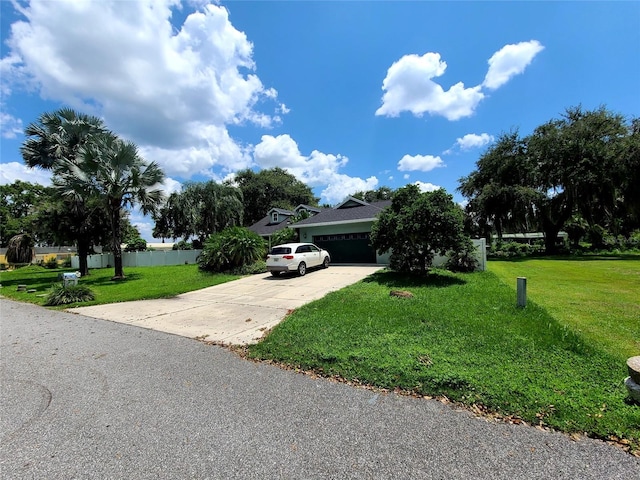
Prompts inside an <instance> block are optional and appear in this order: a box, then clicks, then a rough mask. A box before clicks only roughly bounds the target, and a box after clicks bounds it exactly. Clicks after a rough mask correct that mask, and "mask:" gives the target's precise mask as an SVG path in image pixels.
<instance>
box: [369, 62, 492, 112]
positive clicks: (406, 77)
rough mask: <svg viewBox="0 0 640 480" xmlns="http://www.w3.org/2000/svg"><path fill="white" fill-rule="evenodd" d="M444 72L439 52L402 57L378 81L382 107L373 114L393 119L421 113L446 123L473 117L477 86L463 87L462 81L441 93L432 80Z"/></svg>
mask: <svg viewBox="0 0 640 480" xmlns="http://www.w3.org/2000/svg"><path fill="white" fill-rule="evenodd" d="M446 69H447V64H446V62H444V61H442V60H441V59H440V54H439V53H433V52H428V53H425V54H424V55H422V56H419V55H415V54H411V55H405V56H404V57H402V58H401V59H400V60H398V61H397V62H395V63H394V64H393V65H391V67H389V70H388V71H387V76H386V77H385V79H384V81H383V82H382V89H383V90H384V91H385V93H384V95H383V97H382V106H381V107H380V108H378V110H376V115H386V116H388V117H397V116H398V115H399V114H400V113H401V112H403V111H409V112H411V113H413V114H414V115H416V116H421V115H422V114H424V113H429V114H431V115H440V116H443V117H445V118H447V119H448V120H458V119H459V118H462V117H468V116H470V115H471V114H473V111H474V110H475V108H476V106H477V105H478V103H479V102H480V101H481V100H482V99H483V98H484V94H483V93H482V92H481V91H480V87H472V88H465V86H464V84H463V83H462V82H458V83H456V84H455V85H453V86H451V87H450V88H449V90H445V89H444V88H442V86H441V85H440V84H438V83H436V82H434V81H433V80H432V79H433V78H436V77H439V76H441V75H442V74H443V73H444V72H445V70H446Z"/></svg>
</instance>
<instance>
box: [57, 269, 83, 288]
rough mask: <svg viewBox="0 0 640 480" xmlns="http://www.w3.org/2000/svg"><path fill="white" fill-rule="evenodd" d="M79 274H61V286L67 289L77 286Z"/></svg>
mask: <svg viewBox="0 0 640 480" xmlns="http://www.w3.org/2000/svg"><path fill="white" fill-rule="evenodd" d="M79 274H80V272H67V273H62V274H61V276H62V286H63V287H69V286H71V285H78V277H79V276H80V275H79Z"/></svg>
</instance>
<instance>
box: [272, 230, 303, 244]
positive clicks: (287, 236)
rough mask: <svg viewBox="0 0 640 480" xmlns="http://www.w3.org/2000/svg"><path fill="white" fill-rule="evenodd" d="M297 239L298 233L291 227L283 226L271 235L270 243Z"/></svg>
mask: <svg viewBox="0 0 640 480" xmlns="http://www.w3.org/2000/svg"><path fill="white" fill-rule="evenodd" d="M297 241H298V234H297V233H296V231H295V230H294V229H293V228H283V229H282V230H278V231H277V232H276V233H274V234H273V235H272V236H271V245H282V244H283V243H293V242H297Z"/></svg>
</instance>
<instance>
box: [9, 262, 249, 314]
mask: <svg viewBox="0 0 640 480" xmlns="http://www.w3.org/2000/svg"><path fill="white" fill-rule="evenodd" d="M68 271H71V270H49V269H46V268H43V267H40V266H37V265H31V266H28V267H23V268H18V269H16V270H12V271H3V272H1V273H0V282H1V283H2V289H1V290H0V295H2V296H5V297H7V298H12V299H14V300H19V301H21V302H30V303H35V304H38V305H44V303H45V300H46V297H45V295H46V294H47V293H48V291H49V289H50V288H51V286H52V285H54V284H56V283H60V281H59V280H58V274H59V273H61V272H68ZM124 273H125V275H126V278H125V279H124V280H118V281H113V280H111V277H113V268H100V269H93V270H90V271H89V275H88V276H86V277H82V278H80V279H79V280H78V284H79V285H86V286H88V287H89V288H90V289H91V290H92V291H93V292H94V293H95V295H96V298H95V300H93V301H90V302H83V303H81V304H70V305H65V306H64V307H61V308H69V307H72V306H78V305H82V306H87V305H99V304H103V303H114V302H126V301H130V300H143V299H149V298H167V297H174V296H176V295H178V294H180V293H185V292H190V291H192V290H198V289H200V288H205V287H210V286H212V285H218V284H220V283H224V282H228V281H230V280H235V279H236V278H239V277H238V276H237V275H223V274H211V273H205V272H201V271H199V270H198V266H197V265H170V266H158V267H125V269H124ZM20 284H22V285H26V286H27V289H36V290H37V291H36V292H35V293H27V292H18V291H17V286H18V285H20Z"/></svg>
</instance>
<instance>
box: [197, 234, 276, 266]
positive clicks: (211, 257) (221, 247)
mask: <svg viewBox="0 0 640 480" xmlns="http://www.w3.org/2000/svg"><path fill="white" fill-rule="evenodd" d="M265 253H266V245H265V242H264V240H263V239H262V238H261V237H260V236H259V235H258V234H256V233H254V232H252V231H251V230H249V229H247V228H244V227H231V228H227V229H225V230H223V231H222V232H220V233H217V234H214V235H211V236H209V238H208V239H207V241H206V242H205V244H204V248H203V250H202V253H201V254H200V255H199V256H198V259H197V262H198V266H199V268H200V269H201V270H206V271H212V272H227V271H231V270H234V269H236V268H239V267H242V266H243V265H250V264H253V263H255V262H257V261H258V260H261V259H262V258H263V257H264V255H265Z"/></svg>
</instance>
